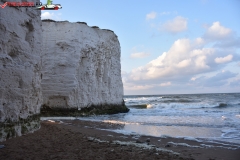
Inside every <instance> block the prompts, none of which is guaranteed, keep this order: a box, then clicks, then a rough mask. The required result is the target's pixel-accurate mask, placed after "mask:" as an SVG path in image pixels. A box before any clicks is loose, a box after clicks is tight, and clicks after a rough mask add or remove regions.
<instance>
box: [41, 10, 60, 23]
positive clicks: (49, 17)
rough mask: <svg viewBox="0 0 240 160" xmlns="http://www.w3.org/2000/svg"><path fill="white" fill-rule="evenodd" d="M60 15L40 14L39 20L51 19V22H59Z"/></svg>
mask: <svg viewBox="0 0 240 160" xmlns="http://www.w3.org/2000/svg"><path fill="white" fill-rule="evenodd" d="M61 15H62V14H61V13H58V14H56V13H50V12H42V14H41V19H52V20H56V21H59V20H61Z"/></svg>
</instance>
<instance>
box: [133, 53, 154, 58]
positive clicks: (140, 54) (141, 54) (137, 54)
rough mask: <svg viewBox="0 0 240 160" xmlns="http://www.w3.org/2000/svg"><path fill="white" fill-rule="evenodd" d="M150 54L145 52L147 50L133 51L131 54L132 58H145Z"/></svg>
mask: <svg viewBox="0 0 240 160" xmlns="http://www.w3.org/2000/svg"><path fill="white" fill-rule="evenodd" d="M148 56H150V54H149V53H145V52H138V53H132V54H131V58H145V57H148Z"/></svg>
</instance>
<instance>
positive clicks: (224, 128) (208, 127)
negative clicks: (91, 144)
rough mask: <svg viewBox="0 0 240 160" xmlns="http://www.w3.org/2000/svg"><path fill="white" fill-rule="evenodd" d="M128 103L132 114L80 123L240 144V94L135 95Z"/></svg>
mask: <svg viewBox="0 0 240 160" xmlns="http://www.w3.org/2000/svg"><path fill="white" fill-rule="evenodd" d="M124 101H125V103H126V105H127V106H128V107H129V108H130V111H129V112H128V113H124V114H116V115H104V116H93V117H89V118H80V119H83V120H84V119H86V120H94V121H102V122H108V123H109V122H110V123H119V124H123V125H124V127H123V128H122V129H120V130H115V131H116V132H120V133H125V134H133V133H134V134H139V135H150V136H156V137H166V136H169V137H175V138H178V137H185V138H188V139H207V140H210V141H211V140H218V141H227V142H233V143H238V144H240V93H222V94H220V93H217V94H179V95H132V96H124ZM139 105H145V106H146V107H142V106H140V107H138V106H139Z"/></svg>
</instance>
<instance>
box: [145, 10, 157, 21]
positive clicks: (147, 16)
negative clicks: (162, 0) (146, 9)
mask: <svg viewBox="0 0 240 160" xmlns="http://www.w3.org/2000/svg"><path fill="white" fill-rule="evenodd" d="M156 17H157V13H156V12H151V13H148V14H147V15H146V19H147V20H149V19H155V18H156Z"/></svg>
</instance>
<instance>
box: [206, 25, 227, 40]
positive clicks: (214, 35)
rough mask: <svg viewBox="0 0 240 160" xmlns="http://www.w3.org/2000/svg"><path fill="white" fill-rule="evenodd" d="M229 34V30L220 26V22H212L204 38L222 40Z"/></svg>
mask: <svg viewBox="0 0 240 160" xmlns="http://www.w3.org/2000/svg"><path fill="white" fill-rule="evenodd" d="M231 33H232V31H231V29H229V28H226V27H224V26H222V25H221V24H220V22H213V24H212V26H210V27H209V28H208V29H207V32H206V33H205V37H206V38H209V39H224V38H227V37H228V36H229V35H230V34H231Z"/></svg>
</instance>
